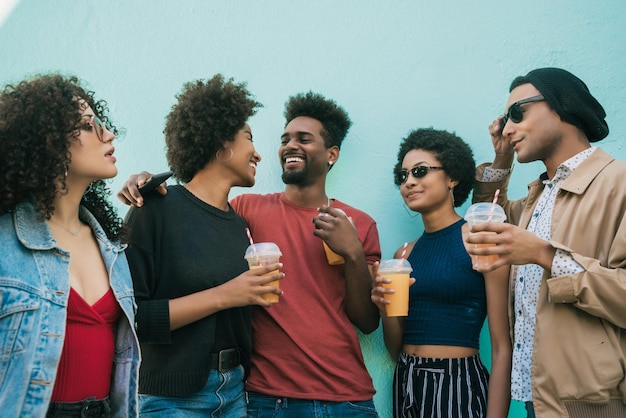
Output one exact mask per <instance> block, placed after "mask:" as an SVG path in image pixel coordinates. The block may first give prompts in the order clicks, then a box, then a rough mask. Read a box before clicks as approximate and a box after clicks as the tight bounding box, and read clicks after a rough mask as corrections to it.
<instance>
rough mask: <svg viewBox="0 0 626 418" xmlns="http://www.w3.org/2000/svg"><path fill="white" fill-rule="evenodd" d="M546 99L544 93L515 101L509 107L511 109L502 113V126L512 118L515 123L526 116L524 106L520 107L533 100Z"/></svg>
mask: <svg viewBox="0 0 626 418" xmlns="http://www.w3.org/2000/svg"><path fill="white" fill-rule="evenodd" d="M543 100H545V99H544V98H543V95H541V94H539V95H537V96H533V97H529V98H528V99H522V100H520V101H518V102H515V103H513V104H512V105H511V107H509V111H508V112H506V113H505V114H504V115H502V127H504V126H505V125H506V123H507V122H508V121H509V119H511V121H512V122H513V123H520V122H521V121H522V119H523V118H524V112H522V108H521V107H520V106H521V105H523V104H526V103H533V102H541V101H543Z"/></svg>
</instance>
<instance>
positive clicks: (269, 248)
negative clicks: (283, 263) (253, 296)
mask: <svg viewBox="0 0 626 418" xmlns="http://www.w3.org/2000/svg"><path fill="white" fill-rule="evenodd" d="M281 255H282V253H281V252H280V249H279V248H278V245H276V244H274V243H273V242H259V243H256V244H251V245H250V246H249V247H248V248H247V249H246V253H245V255H244V258H245V259H246V260H247V261H248V267H249V268H250V270H253V269H255V268H259V267H261V266H266V265H268V264H274V263H278V262H279V261H280V256H281ZM274 273H278V270H273V271H270V272H269V273H265V274H264V275H263V276H267V275H270V274H274ZM265 286H274V287H278V288H280V285H279V281H278V280H274V281H271V282H269V283H266V284H265ZM263 299H265V300H266V301H268V302H270V303H278V301H279V300H280V296H278V295H277V294H275V293H266V294H264V295H263Z"/></svg>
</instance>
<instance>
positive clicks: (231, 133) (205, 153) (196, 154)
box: [164, 74, 261, 183]
mask: <svg viewBox="0 0 626 418" xmlns="http://www.w3.org/2000/svg"><path fill="white" fill-rule="evenodd" d="M176 97H177V99H178V102H177V103H176V104H175V105H174V106H173V107H172V111H171V112H170V114H169V115H168V116H167V121H166V124H165V131H164V133H165V143H166V145H167V161H168V163H169V166H170V168H171V169H172V171H173V172H174V175H175V176H176V178H178V179H179V180H181V181H182V182H185V183H187V182H189V181H190V180H191V179H192V178H193V176H195V175H196V173H197V172H198V171H200V170H201V169H202V167H204V166H205V165H206V164H207V163H208V162H209V161H211V160H212V159H215V158H216V156H215V155H216V153H217V152H218V150H219V149H220V148H222V146H224V144H225V143H227V142H232V141H234V140H235V135H236V134H237V132H238V131H239V130H240V129H241V128H243V126H244V125H245V123H246V122H247V120H248V119H249V118H250V116H252V115H254V114H255V113H256V109H257V108H258V107H261V104H260V103H259V102H257V101H256V100H254V99H253V97H252V95H251V94H250V92H249V91H248V90H247V89H246V84H245V83H235V82H234V81H233V80H232V79H228V80H226V79H225V78H224V76H223V75H221V74H217V75H215V76H214V77H213V78H211V79H210V80H208V81H206V82H205V81H202V80H197V81H194V82H189V83H186V84H185V85H184V86H183V90H182V92H181V93H180V94H179V95H177V96H176Z"/></svg>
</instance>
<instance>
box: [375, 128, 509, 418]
mask: <svg viewBox="0 0 626 418" xmlns="http://www.w3.org/2000/svg"><path fill="white" fill-rule="evenodd" d="M474 172H475V163H474V158H473V156H472V151H471V149H470V147H469V146H468V145H467V144H466V143H465V142H464V141H463V140H461V138H459V137H457V136H456V135H454V134H451V133H449V132H446V131H440V130H435V129H432V128H431V129H418V130H415V131H413V132H411V133H410V134H409V135H408V136H407V137H406V138H405V139H404V140H403V141H402V144H401V145H400V151H399V152H398V161H397V163H396V166H395V168H394V180H395V183H396V185H397V186H399V188H400V194H401V196H402V199H403V200H404V203H405V204H406V206H407V207H408V208H409V209H411V210H412V211H415V212H417V213H419V214H420V215H421V216H422V221H423V224H424V233H423V234H422V235H421V236H420V237H419V238H418V239H416V240H415V241H413V242H410V243H409V244H408V246H407V247H406V248H405V247H404V246H403V247H401V248H400V249H398V250H397V251H396V253H395V258H401V257H402V256H403V254H406V256H407V259H408V261H409V262H410V263H411V266H412V268H413V272H412V276H413V277H414V278H415V283H414V284H413V285H412V286H411V287H410V291H409V314H408V316H407V317H388V316H387V315H386V313H385V304H387V303H389V302H388V301H386V300H384V298H383V296H384V294H386V293H391V292H393V290H389V289H384V288H383V287H382V284H383V283H390V280H389V279H387V278H384V277H381V276H377V277H376V280H375V283H374V288H373V289H372V301H373V302H374V303H376V305H378V307H379V310H380V312H381V317H382V323H383V335H384V340H385V345H386V347H387V351H389V354H390V355H391V357H392V358H393V359H394V360H395V361H397V365H396V370H395V375H394V379H393V414H394V417H419V416H427V417H434V418H445V417H449V418H452V417H454V418H465V417H472V418H478V417H489V418H494V417H505V416H507V413H508V409H509V401H510V393H509V388H510V371H511V343H510V339H509V327H508V321H507V295H508V284H507V282H508V267H503V268H501V269H499V270H496V271H494V272H492V273H485V274H484V276H483V274H481V273H479V272H477V271H475V270H473V269H472V261H471V258H470V256H469V255H468V253H467V252H466V248H465V244H464V241H463V237H464V236H466V235H467V234H468V232H469V230H468V226H467V223H466V222H465V220H463V219H462V218H461V216H460V215H459V214H457V212H456V211H455V209H454V208H455V207H458V206H460V205H462V204H463V202H465V200H466V199H467V197H468V195H469V193H470V191H471V190H472V187H473V184H474ZM487 316H488V318H489V332H490V335H491V354H492V355H491V360H492V362H491V363H492V370H491V376H489V375H488V373H487V369H486V368H485V366H484V365H483V363H482V361H481V359H480V357H479V355H478V348H479V347H478V342H479V337H480V332H481V329H482V326H483V322H484V321H485V317H487ZM488 387H489V392H488V393H489V396H487V388H488Z"/></svg>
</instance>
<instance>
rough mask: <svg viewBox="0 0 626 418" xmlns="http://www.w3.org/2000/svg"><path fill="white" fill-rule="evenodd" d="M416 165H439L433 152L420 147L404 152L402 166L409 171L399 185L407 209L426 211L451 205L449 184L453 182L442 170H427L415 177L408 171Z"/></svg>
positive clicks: (451, 184) (452, 184)
mask: <svg viewBox="0 0 626 418" xmlns="http://www.w3.org/2000/svg"><path fill="white" fill-rule="evenodd" d="M416 166H429V167H441V163H440V162H439V160H437V158H436V157H435V154H433V153H432V152H429V151H424V150H422V149H414V150H411V151H409V152H407V153H406V155H405V156H404V159H403V160H402V168H403V169H405V170H408V171H409V174H408V176H407V179H406V182H404V183H403V184H401V185H400V194H401V195H402V199H404V203H405V204H406V205H407V206H408V207H409V209H411V210H413V211H415V212H419V213H422V214H424V213H427V212H432V211H435V210H437V209H439V208H440V207H441V206H443V205H449V206H450V207H452V205H453V203H452V196H451V193H450V189H449V187H450V186H454V184H455V182H452V181H451V180H450V177H449V176H448V175H447V174H446V172H445V171H444V170H429V171H428V172H427V173H426V175H425V176H424V177H421V178H415V176H413V174H411V173H410V170H411V168H413V167H416Z"/></svg>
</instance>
